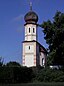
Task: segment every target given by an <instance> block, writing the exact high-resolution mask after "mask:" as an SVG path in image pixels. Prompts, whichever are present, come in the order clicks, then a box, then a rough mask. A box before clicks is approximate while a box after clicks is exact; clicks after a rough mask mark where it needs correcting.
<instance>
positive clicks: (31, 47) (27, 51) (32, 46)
mask: <svg viewBox="0 0 64 86" xmlns="http://www.w3.org/2000/svg"><path fill="white" fill-rule="evenodd" d="M29 46H30V49H29ZM33 52H34V45H31V44H29V45H25V53H33Z"/></svg>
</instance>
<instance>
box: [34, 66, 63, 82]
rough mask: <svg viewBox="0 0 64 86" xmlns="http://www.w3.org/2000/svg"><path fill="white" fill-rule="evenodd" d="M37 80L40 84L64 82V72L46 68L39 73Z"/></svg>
mask: <svg viewBox="0 0 64 86" xmlns="http://www.w3.org/2000/svg"><path fill="white" fill-rule="evenodd" d="M35 80H37V81H40V82H64V72H63V71H61V70H56V69H50V68H44V69H42V70H41V71H39V73H38V74H37V76H36V78H35Z"/></svg>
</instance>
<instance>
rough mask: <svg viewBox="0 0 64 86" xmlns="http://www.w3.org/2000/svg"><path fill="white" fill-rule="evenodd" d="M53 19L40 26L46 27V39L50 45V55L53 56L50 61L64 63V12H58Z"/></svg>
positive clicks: (51, 62)
mask: <svg viewBox="0 0 64 86" xmlns="http://www.w3.org/2000/svg"><path fill="white" fill-rule="evenodd" d="M53 19H54V20H53V21H52V22H51V21H50V20H48V21H47V22H43V24H41V25H40V26H41V27H42V28H44V29H43V33H44V39H45V40H46V43H47V44H48V45H49V47H48V52H49V54H48V57H50V59H51V58H53V59H51V61H50V62H49V63H50V64H55V65H64V38H63V37H64V13H61V12H56V14H55V16H54V18H53ZM52 60H53V61H52Z"/></svg>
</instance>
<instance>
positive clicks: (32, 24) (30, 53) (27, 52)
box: [22, 4, 45, 67]
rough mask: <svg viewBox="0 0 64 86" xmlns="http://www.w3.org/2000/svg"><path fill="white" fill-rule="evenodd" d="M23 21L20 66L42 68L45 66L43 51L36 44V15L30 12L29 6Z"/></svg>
mask: <svg viewBox="0 0 64 86" xmlns="http://www.w3.org/2000/svg"><path fill="white" fill-rule="evenodd" d="M24 20H25V24H24V26H25V40H24V41H23V54H22V65H23V66H27V67H33V66H38V65H41V66H42V65H44V64H45V49H44V48H43V46H41V45H40V44H39V43H38V42H37V27H38V24H37V22H38V15H37V14H36V13H35V12H34V11H32V5H31V4H30V11H29V12H28V13H27V14H26V15H25V16H24ZM42 52H43V54H41V53H42ZM42 59H43V60H42ZM42 62H43V63H42Z"/></svg>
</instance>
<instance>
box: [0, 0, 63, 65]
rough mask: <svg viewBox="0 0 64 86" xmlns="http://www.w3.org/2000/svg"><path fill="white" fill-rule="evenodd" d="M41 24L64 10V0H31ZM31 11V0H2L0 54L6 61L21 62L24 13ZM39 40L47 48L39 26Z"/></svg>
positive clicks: (0, 6) (0, 8) (0, 1)
mask: <svg viewBox="0 0 64 86" xmlns="http://www.w3.org/2000/svg"><path fill="white" fill-rule="evenodd" d="M30 1H31V2H32V4H33V5H32V8H33V11H35V12H36V13H37V14H38V17H39V21H38V23H39V24H41V23H42V22H43V21H47V20H48V19H50V20H53V16H54V15H55V13H56V11H57V10H58V11H61V12H64V0H30ZM28 11H29V0H0V56H2V57H3V59H4V63H7V62H9V61H17V62H19V63H21V58H22V41H23V40H24V23H25V21H24V15H25V14H26V13H27V12H28ZM38 41H39V42H40V43H41V44H42V45H43V46H44V47H45V48H47V44H46V42H45V40H44V35H43V33H42V28H38Z"/></svg>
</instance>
